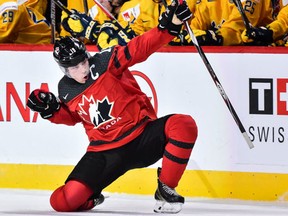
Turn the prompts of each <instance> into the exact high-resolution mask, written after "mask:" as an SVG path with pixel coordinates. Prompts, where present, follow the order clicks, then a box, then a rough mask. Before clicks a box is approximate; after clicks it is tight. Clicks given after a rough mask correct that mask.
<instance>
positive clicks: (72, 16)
mask: <svg viewBox="0 0 288 216" xmlns="http://www.w3.org/2000/svg"><path fill="white" fill-rule="evenodd" d="M53 2H54V3H55V4H56V5H57V6H58V7H59V8H60V9H61V10H62V11H64V12H65V13H67V14H68V15H69V16H70V17H71V18H72V19H75V20H77V19H82V20H84V21H86V22H87V23H88V22H89V21H88V20H86V19H85V18H80V17H79V16H77V14H75V13H73V11H70V10H69V9H68V8H67V7H66V6H65V5H64V4H62V2H60V0H53Z"/></svg>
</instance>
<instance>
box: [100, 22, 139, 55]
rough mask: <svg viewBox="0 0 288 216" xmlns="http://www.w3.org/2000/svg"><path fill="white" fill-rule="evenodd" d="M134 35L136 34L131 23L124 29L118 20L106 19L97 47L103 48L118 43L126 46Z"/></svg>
mask: <svg viewBox="0 0 288 216" xmlns="http://www.w3.org/2000/svg"><path fill="white" fill-rule="evenodd" d="M134 37H136V34H135V32H134V31H133V30H132V29H131V28H130V26H129V25H128V26H127V27H126V28H125V29H123V28H122V27H121V26H120V25H119V24H118V23H117V21H116V20H115V21H105V23H103V24H102V25H101V28H100V33H99V37H98V40H97V47H98V49H99V50H102V49H106V48H108V47H111V46H115V45H118V44H119V45H121V46H125V45H126V44H127V43H128V42H129V41H130V40H131V39H132V38H134Z"/></svg>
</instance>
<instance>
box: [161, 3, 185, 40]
mask: <svg viewBox="0 0 288 216" xmlns="http://www.w3.org/2000/svg"><path fill="white" fill-rule="evenodd" d="M177 7H178V1H175V0H174V1H172V3H171V5H169V6H168V7H167V8H166V10H165V12H163V13H162V14H161V15H160V17H159V24H158V29H160V30H165V29H167V30H168V32H169V33H170V34H171V35H174V36H177V35H178V34H179V33H180V31H181V28H182V25H181V24H180V25H175V24H174V23H172V19H173V15H174V13H175V11H176V9H177Z"/></svg>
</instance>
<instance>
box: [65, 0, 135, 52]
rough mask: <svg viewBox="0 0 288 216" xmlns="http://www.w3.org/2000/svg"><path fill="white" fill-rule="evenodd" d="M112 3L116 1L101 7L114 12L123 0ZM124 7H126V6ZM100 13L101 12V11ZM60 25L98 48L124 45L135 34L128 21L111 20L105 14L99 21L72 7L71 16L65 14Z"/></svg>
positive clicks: (123, 2) (118, 8)
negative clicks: (104, 17) (104, 18)
mask: <svg viewBox="0 0 288 216" xmlns="http://www.w3.org/2000/svg"><path fill="white" fill-rule="evenodd" d="M107 2H108V1H107ZM126 3H127V2H126ZM114 4H116V3H115V2H114V1H112V2H110V4H108V6H107V4H103V7H105V8H106V9H107V10H108V11H109V12H110V13H112V12H113V11H114V14H115V13H118V12H119V10H120V8H121V6H122V4H124V5H125V1H117V4H116V5H114ZM130 6H131V5H130ZM93 8H95V9H96V8H98V5H95V6H94V7H93ZM93 8H91V10H90V11H94V10H93ZM125 8H126V9H127V7H125ZM98 10H100V11H102V10H101V9H100V8H98V9H97V11H98ZM91 13H92V12H91ZM92 14H93V13H92ZM97 14H99V13H97ZM101 14H103V11H102V13H101ZM74 15H77V16H78V17H79V18H80V19H75V17H74ZM112 15H113V14H112ZM93 16H94V15H92V17H93ZM105 16H106V15H105ZM62 26H63V28H64V29H65V30H66V31H67V32H69V33H70V34H71V35H73V36H74V37H77V38H80V39H81V40H84V41H85V39H86V42H87V40H88V43H89V42H91V43H94V44H95V43H96V45H97V47H98V49H99V50H102V49H105V48H108V47H111V46H115V45H117V44H119V45H126V44H127V42H128V41H130V39H132V38H133V37H135V36H136V34H135V33H134V31H132V29H131V28H130V26H129V23H128V22H126V21H124V20H122V23H120V22H119V21H117V19H116V18H115V20H112V21H111V20H110V18H107V16H106V20H100V21H99V20H98V19H97V17H94V20H93V19H92V18H91V16H88V15H86V14H85V13H80V12H79V11H77V10H74V9H73V16H70V17H69V16H67V17H65V18H64V19H63V20H62Z"/></svg>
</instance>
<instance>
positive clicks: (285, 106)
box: [249, 78, 288, 115]
mask: <svg viewBox="0 0 288 216" xmlns="http://www.w3.org/2000/svg"><path fill="white" fill-rule="evenodd" d="M275 93H276V94H275ZM274 97H276V99H274ZM249 104H250V106H249V113H250V114H265V115H273V114H274V106H276V107H275V112H276V113H275V114H277V115H288V78H278V79H270V78H251V79H249Z"/></svg>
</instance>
